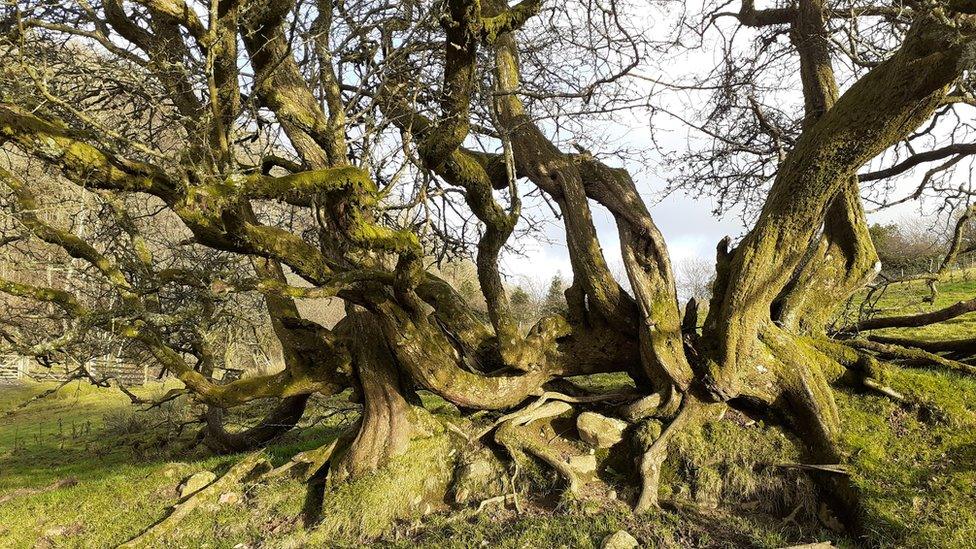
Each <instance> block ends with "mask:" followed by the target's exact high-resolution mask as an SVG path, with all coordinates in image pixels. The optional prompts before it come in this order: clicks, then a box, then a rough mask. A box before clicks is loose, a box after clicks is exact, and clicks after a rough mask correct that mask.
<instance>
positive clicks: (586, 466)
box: [568, 454, 596, 477]
mask: <svg viewBox="0 0 976 549" xmlns="http://www.w3.org/2000/svg"><path fill="white" fill-rule="evenodd" d="M568 463H569V468H570V469H572V470H573V472H575V473H576V474H577V475H579V476H580V477H590V476H592V475H594V474H596V456H595V455H593V454H586V455H582V456H572V457H570V458H569V461H568Z"/></svg>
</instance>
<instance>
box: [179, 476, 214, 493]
mask: <svg viewBox="0 0 976 549" xmlns="http://www.w3.org/2000/svg"><path fill="white" fill-rule="evenodd" d="M215 480H217V475H215V474H213V472H211V471H200V472H199V473H196V474H194V475H191V476H190V477H189V478H188V479H186V480H184V481H183V484H181V485H180V497H181V498H185V497H187V496H190V495H192V494H195V493H197V492H199V491H200V490H202V489H204V488H206V486H207V485H208V484H210V483H211V482H213V481H215Z"/></svg>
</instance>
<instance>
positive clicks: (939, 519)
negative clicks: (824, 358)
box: [0, 273, 976, 548]
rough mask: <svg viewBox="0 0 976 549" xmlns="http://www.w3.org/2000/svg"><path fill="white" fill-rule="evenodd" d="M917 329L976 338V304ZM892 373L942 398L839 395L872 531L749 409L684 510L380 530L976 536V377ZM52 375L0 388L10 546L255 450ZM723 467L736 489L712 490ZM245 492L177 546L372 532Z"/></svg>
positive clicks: (40, 540) (690, 462)
mask: <svg viewBox="0 0 976 549" xmlns="http://www.w3.org/2000/svg"><path fill="white" fill-rule="evenodd" d="M970 277H971V278H972V279H973V280H969V279H968V278H970ZM924 292H925V288H924V286H923V285H908V286H905V287H901V288H897V289H893V290H890V291H889V292H887V293H886V294H885V295H884V297H883V298H882V301H881V302H880V306H881V307H883V308H885V309H886V310H885V312H884V314H886V315H887V314H895V313H901V314H904V313H908V312H921V311H924V310H931V309H932V308H938V307H943V306H945V305H948V304H951V303H953V302H955V301H958V300H960V299H968V298H971V297H973V296H974V295H976V273H970V275H966V274H964V273H960V274H958V275H957V276H956V277H954V279H953V280H950V281H948V282H946V283H943V284H942V285H940V294H939V297H938V300H937V302H936V303H935V304H934V305H933V304H922V303H921V302H920V301H921V300H920V296H921V295H923V294H924ZM891 333H896V331H891ZM911 335H913V336H916V337H918V336H922V337H933V338H945V337H972V336H974V335H976V314H972V315H967V316H964V317H960V318H958V319H954V321H952V322H948V323H946V324H944V325H941V326H936V327H929V328H924V329H921V330H913V331H911ZM604 381H605V380H604ZM611 381H612V380H611ZM890 385H891V386H892V387H893V388H894V389H896V390H897V391H899V392H901V393H903V394H905V395H908V396H910V397H912V398H916V399H918V400H919V401H921V402H924V403H925V406H924V407H922V408H920V409H919V410H915V411H911V410H906V409H905V408H904V407H901V406H899V405H897V404H895V403H893V402H891V401H889V400H887V399H885V398H882V397H878V396H874V395H867V394H861V393H855V392H851V391H846V390H838V392H837V394H836V396H837V401H838V405H839V407H840V410H841V414H842V417H843V419H844V426H845V429H844V433H843V443H844V445H845V447H846V449H847V451H848V452H849V453H850V455H851V460H852V463H853V471H852V478H853V479H854V482H855V483H856V484H857V486H858V487H859V488H860V490H861V493H862V496H863V504H864V513H865V516H864V522H865V524H866V525H867V532H866V534H867V539H865V540H859V541H858V543H856V544H855V543H853V542H852V541H851V540H848V539H845V538H844V537H843V536H841V535H838V534H835V533H832V532H830V531H829V530H827V529H817V528H814V529H812V530H811V529H810V528H806V527H802V526H801V525H800V524H799V523H796V522H795V521H790V520H783V517H789V516H790V514H791V511H796V509H793V503H795V502H796V501H802V499H803V497H804V495H803V494H804V493H805V492H804V490H806V488H805V484H804V480H803V479H802V478H800V477H799V476H797V477H788V478H786V477H782V476H777V477H775V478H774V477H773V476H771V475H767V474H766V473H756V472H755V471H757V470H758V467H757V464H759V463H762V462H769V461H776V460H790V459H796V455H795V454H796V452H797V450H796V448H795V447H794V446H793V445H792V444H791V442H790V441H789V440H788V439H787V438H786V437H784V436H783V435H782V434H781V433H780V432H779V431H778V430H776V429H773V428H768V427H765V426H763V425H761V424H753V423H752V422H746V421H742V418H737V417H734V415H727V416H726V417H724V418H722V419H721V420H716V421H712V422H710V423H708V424H706V425H703V426H702V430H701V433H702V434H701V436H700V437H698V438H695V437H688V438H685V439H681V440H679V441H678V442H677V443H676V447H677V450H676V452H675V455H674V457H673V458H671V459H669V462H668V464H667V466H666V470H665V472H664V481H665V482H664V486H663V487H662V489H663V491H664V494H663V495H665V496H667V497H668V499H671V500H673V501H675V502H677V503H676V505H675V506H674V507H672V508H670V509H669V511H667V512H663V513H658V514H654V515H652V516H649V517H644V518H640V519H637V518H635V517H634V516H633V515H631V514H630V513H628V512H627V510H626V507H625V505H624V504H623V502H621V501H619V500H610V501H607V500H603V501H600V502H597V503H594V502H590V501H587V500H580V501H563V502H561V503H560V504H559V505H558V506H557V507H556V508H555V509H552V508H542V507H533V506H529V507H528V508H527V509H526V512H525V513H524V514H523V515H521V516H516V515H515V514H514V513H513V512H512V511H505V510H497V511H486V512H484V513H480V514H479V513H474V512H468V513H462V514H447V513H438V512H434V513H432V514H431V515H429V516H427V517H425V518H424V519H423V520H422V521H418V522H415V523H410V524H398V525H397V527H396V528H394V529H393V530H392V531H391V532H390V533H388V534H387V535H385V536H383V537H382V538H380V539H378V540H373V542H372V543H373V544H374V545H376V546H385V547H417V546H419V547H485V546H491V547H512V548H515V547H598V546H599V543H600V541H601V540H602V539H603V537H604V536H606V535H607V534H609V533H611V532H613V531H615V530H617V529H619V528H626V529H627V530H628V531H630V532H631V533H632V534H633V535H635V536H636V537H637V538H638V539H639V540H640V541H641V542H642V543H643V544H644V545H645V546H648V547H750V546H751V547H780V546H783V545H788V544H792V543H798V542H801V541H805V542H810V541H816V540H821V541H822V540H826V539H830V540H833V541H834V542H835V543H837V544H839V545H841V546H853V545H862V544H863V545H870V546H880V547H958V548H964V547H973V541H972V540H974V539H976V379H974V378H965V377H961V376H959V375H956V374H952V373H944V372H938V371H932V370H922V369H914V370H907V369H895V370H894V371H893V372H892V376H891V381H890ZM51 387H52V385H51V384H41V383H31V384H24V385H19V386H0V547H3V548H6V547H11V548H13V547H16V548H20V547H25V548H27V547H86V548H87V547H112V546H116V545H118V544H119V543H122V542H124V541H126V540H128V539H130V538H132V537H133V536H135V535H137V534H138V533H139V532H141V531H143V530H144V529H146V528H147V527H148V526H150V525H152V524H153V523H155V522H156V521H158V520H160V519H161V518H162V517H164V516H165V515H166V513H167V512H168V509H169V508H170V506H172V505H173V504H174V503H176V502H177V501H178V496H179V494H178V486H179V484H180V482H181V481H182V480H183V479H185V478H186V477H188V476H189V475H191V474H193V473H195V472H198V471H203V470H211V471H215V472H217V473H220V472H222V471H224V470H226V469H227V468H228V467H230V466H231V464H233V463H234V462H235V461H236V460H238V459H239V456H228V457H213V456H210V455H208V454H207V453H206V452H204V451H203V450H202V449H200V448H199V447H193V446H192V444H191V443H192V441H193V438H194V435H195V433H196V430H197V427H195V426H189V427H187V428H185V429H183V430H182V431H180V430H179V425H180V424H181V423H182V422H184V421H186V420H188V419H191V418H192V412H193V410H192V409H191V408H190V406H189V405H188V404H185V403H181V402H179V401H177V402H176V403H173V404H170V405H167V406H164V407H162V408H159V409H155V410H153V411H150V412H137V411H135V410H134V407H133V406H132V405H131V404H129V401H128V399H127V398H126V397H125V396H124V395H123V394H122V393H121V392H119V391H118V390H115V389H99V388H94V387H91V386H89V385H86V384H82V383H72V384H69V385H67V386H65V387H63V388H61V389H60V390H58V391H57V392H56V393H54V394H52V395H50V396H48V397H46V398H44V399H41V400H38V401H36V402H33V403H31V404H30V405H28V406H26V407H23V408H17V406H18V405H19V404H20V403H22V402H24V401H25V400H27V399H28V398H30V397H31V396H34V395H37V394H39V393H41V392H42V391H45V390H47V389H50V388H51ZM166 389H167V387H165V386H162V385H157V386H149V387H145V388H143V389H141V393H142V394H143V396H152V395H154V394H162V393H163V392H164V391H165V390H166ZM324 404H325V403H323V402H319V403H318V404H317V405H316V407H314V409H313V410H312V412H311V413H310V414H309V415H310V419H309V420H308V421H307V423H306V424H305V427H306V428H305V429H302V430H300V431H296V432H294V433H292V434H290V435H288V436H287V437H285V438H284V439H283V440H281V441H280V442H279V443H278V444H276V445H274V446H272V447H271V448H269V450H268V451H269V453H270V455H271V456H272V459H273V460H274V461H275V462H277V463H281V462H284V461H285V460H286V459H287V458H288V457H289V456H291V455H293V454H294V453H296V452H297V451H300V450H302V449H305V448H310V447H313V446H315V445H318V444H321V443H323V442H325V441H328V440H330V439H331V438H334V437H335V436H337V434H338V433H339V432H340V431H341V429H342V427H343V426H345V425H348V424H349V423H350V422H351V421H353V420H354V414H349V413H346V414H340V415H332V416H328V417H325V415H326V414H324V411H325V407H324ZM784 478H785V480H784ZM716 479H720V480H719V481H718V485H719V486H720V487H721V488H720V489H718V490H712V492H709V490H707V487H708V486H710V484H709V483H710V482H711V483H713V484H714V483H715V482H716ZM787 492H789V493H791V494H792V496H793V499H791V500H789V501H790V504H789V505H786V504H785V503H783V504H777V505H778V506H779V507H778V508H776V509H773V510H769V509H766V510H765V511H764V512H762V513H760V512H756V511H755V509H756V506H757V505H759V506H762V505H765V504H768V503H770V502H772V501H773V500H777V501H778V499H780V498H782V499H783V501H784V502H785V501H787V499H786V498H785V496H784V495H783V494H785V493H787ZM241 496H242V499H243V500H244V501H245V503H244V504H228V505H222V506H218V507H216V508H210V509H206V510H205V511H202V512H196V513H194V514H193V515H191V517H190V519H189V520H188V521H187V522H186V523H185V524H184V525H183V527H182V528H181V529H180V531H179V532H178V533H176V534H174V536H173V537H171V538H170V539H168V540H167V541H166V544H165V546H167V547H235V546H240V547H255V546H258V544H259V543H263V544H265V546H269V547H302V546H322V545H325V546H356V545H358V540H356V539H345V538H341V537H340V538H332V537H328V538H325V539H323V538H322V536H317V534H316V532H315V531H314V530H309V529H306V528H305V526H304V525H303V523H302V520H301V511H302V508H303V505H304V501H305V496H306V492H305V489H304V487H303V486H302V485H300V484H298V483H297V482H294V481H276V482H272V483H265V484H254V485H248V487H247V488H246V493H244V494H241ZM714 500H720V505H718V506H717V507H716V505H715V503H716V501H714ZM801 506H802V505H801ZM801 506H798V507H797V509H799V508H800V507H801ZM786 507H788V508H786ZM804 512H806V511H804ZM790 518H793V517H790ZM239 544H243V545H239Z"/></svg>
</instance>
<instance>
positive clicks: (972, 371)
mask: <svg viewBox="0 0 976 549" xmlns="http://www.w3.org/2000/svg"><path fill="white" fill-rule="evenodd" d="M892 339H895V338H892ZM896 340H897V341H899V342H902V341H906V343H904V344H903V343H898V344H892V343H883V342H880V341H877V340H875V339H874V338H872V339H871V340H864V339H852V340H849V341H845V342H844V343H845V344H846V345H849V346H851V347H854V348H857V349H864V350H867V351H873V352H876V353H879V354H882V355H886V356H889V357H894V358H903V359H906V360H915V361H922V362H926V363H930V364H936V365H938V366H942V367H944V368H947V369H949V370H952V371H954V372H960V373H964V374H969V375H976V366H971V365H969V364H966V363H965V362H959V361H958V360H952V359H950V358H945V357H943V356H939V355H937V354H935V353H930V352H928V351H925V350H922V349H918V348H912V347H910V346H908V343H907V342H910V341H913V340H900V339H896Z"/></svg>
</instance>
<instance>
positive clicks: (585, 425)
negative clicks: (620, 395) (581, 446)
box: [576, 412, 627, 448]
mask: <svg viewBox="0 0 976 549" xmlns="http://www.w3.org/2000/svg"><path fill="white" fill-rule="evenodd" d="M626 428H627V423H626V422H624V421H620V420H619V419H614V418H610V417H606V416H603V415H600V414H597V413H595V412H583V413H582V414H580V415H579V417H577V418H576V429H577V431H579V434H580V438H581V439H582V440H583V442H585V443H587V444H590V445H593V446H596V447H598V448H609V447H611V446H613V445H614V444H616V443H618V442H620V440H621V439H622V438H623V437H624V429H626Z"/></svg>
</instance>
